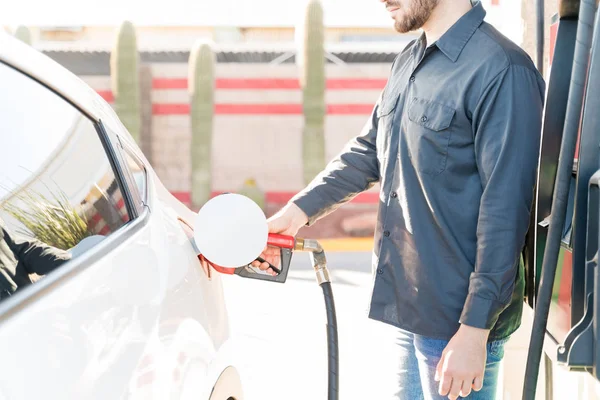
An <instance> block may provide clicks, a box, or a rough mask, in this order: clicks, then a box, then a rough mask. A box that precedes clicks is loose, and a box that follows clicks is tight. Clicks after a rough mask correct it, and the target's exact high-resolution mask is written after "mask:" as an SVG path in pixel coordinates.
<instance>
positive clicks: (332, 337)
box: [320, 282, 340, 400]
mask: <svg viewBox="0 0 600 400" xmlns="http://www.w3.org/2000/svg"><path fill="white" fill-rule="evenodd" d="M320 286H321V288H322V289H323V297H324V298H325V311H326V313H327V355H328V360H327V368H328V370H329V375H328V381H327V398H328V399H329V400H337V399H338V396H339V378H340V376H339V374H338V371H339V354H338V333H337V318H336V314H335V303H334V301H333V290H332V289H331V282H323V283H321V284H320Z"/></svg>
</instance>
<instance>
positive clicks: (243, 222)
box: [194, 194, 269, 268]
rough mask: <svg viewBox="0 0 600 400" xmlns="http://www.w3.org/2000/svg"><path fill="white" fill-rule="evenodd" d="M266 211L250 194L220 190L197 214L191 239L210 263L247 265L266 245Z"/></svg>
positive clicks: (228, 265) (236, 265)
mask: <svg viewBox="0 0 600 400" xmlns="http://www.w3.org/2000/svg"><path fill="white" fill-rule="evenodd" d="M268 235H269V231H268V226H267V220H266V218H265V214H264V213H263V211H262V210H261V209H260V207H259V206H258V205H257V204H256V203H255V202H253V201H252V200H250V199H249V198H247V197H245V196H242V195H238V194H222V195H219V196H216V197H214V198H212V199H211V200H209V201H208V202H207V203H206V204H205V205H204V206H203V207H202V208H201V209H200V211H199V212H198V214H197V215H196V220H195V221H194V240H195V242H196V246H197V248H198V250H199V251H200V253H201V254H202V255H203V256H204V257H205V258H206V259H207V260H209V261H210V262H211V263H214V264H217V265H219V266H222V267H229V268H237V267H241V266H244V265H248V264H250V263H251V262H253V261H254V260H256V258H257V257H258V256H259V255H260V253H261V252H262V251H263V250H264V248H265V246H266V245H267V239H268Z"/></svg>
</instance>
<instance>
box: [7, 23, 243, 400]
mask: <svg viewBox="0 0 600 400" xmlns="http://www.w3.org/2000/svg"><path fill="white" fill-rule="evenodd" d="M0 62H2V63H4V64H6V65H9V66H10V67H12V68H14V69H16V70H18V71H21V72H23V73H24V74H26V75H28V76H30V77H31V78H33V79H35V80H36V81H38V82H40V83H42V84H43V85H45V86H47V87H48V88H50V89H51V90H53V91H54V92H55V93H57V94H58V95H60V96H61V97H63V98H64V99H66V100H67V101H69V102H70V103H71V104H72V105H74V106H75V107H76V108H77V109H79V110H80V111H81V112H82V113H84V114H85V115H86V116H87V117H88V118H90V119H91V120H92V121H93V122H95V123H98V124H101V125H102V126H104V128H105V129H106V131H107V132H108V134H107V140H109V142H110V143H109V145H110V146H111V148H112V149H113V150H114V151H115V153H118V154H120V157H122V153H121V152H123V151H124V150H123V148H122V145H124V146H126V147H127V148H128V150H129V151H131V152H132V153H134V154H135V156H136V157H137V158H139V160H141V162H142V163H143V164H144V168H145V169H146V173H147V194H146V196H147V198H146V199H145V203H146V204H145V205H144V206H143V208H142V210H141V213H140V215H139V217H138V218H136V219H134V220H133V221H131V222H129V223H127V224H125V225H124V226H123V227H122V228H120V229H119V230H118V231H116V232H114V233H112V234H110V235H108V236H107V237H106V238H104V239H103V240H101V242H99V243H96V244H95V245H94V246H92V247H91V248H89V249H79V250H80V251H82V253H81V255H79V256H78V257H77V258H75V259H73V260H72V261H70V262H68V263H67V264H65V265H64V266H61V267H60V268H59V269H57V270H56V271H54V272H52V273H51V274H49V275H48V276H46V277H44V278H43V279H42V280H40V281H39V282H36V283H35V284H33V285H30V286H28V287H26V288H24V289H23V290H21V291H20V292H19V293H16V294H15V295H14V296H12V297H10V298H8V299H6V300H4V301H2V302H1V303H0V352H1V353H2V355H3V362H2V364H1V366H0V376H2V379H0V398H8V399H39V398H44V399H82V398H85V399H96V398H97V399H142V398H143V399H179V398H194V399H208V398H210V395H211V392H212V390H213V387H214V386H215V383H216V382H217V381H218V380H219V379H220V377H221V381H220V383H219V385H220V387H221V388H222V387H231V393H229V394H228V395H229V396H232V397H233V398H235V399H237V400H240V399H241V398H242V393H241V385H240V382H239V376H238V375H237V373H232V372H231V371H235V368H234V366H232V365H233V363H234V354H233V352H232V351H231V350H230V348H231V346H230V344H229V325H228V317H227V311H226V307H225V302H224V296H223V288H222V285H221V280H220V278H219V276H218V275H216V276H215V275H214V274H213V276H212V279H210V280H209V279H208V277H207V276H206V275H205V273H204V272H203V270H202V268H201V265H200V263H199V261H198V258H197V255H196V254H195V252H194V250H193V247H192V245H191V243H190V236H191V232H189V228H186V227H185V226H184V225H183V224H182V223H181V221H180V220H185V221H189V222H193V218H194V215H195V214H194V212H192V211H191V210H190V209H189V208H187V207H186V206H185V205H183V204H182V203H181V202H179V201H178V200H177V199H176V198H175V197H173V196H172V195H171V194H170V193H169V192H168V190H167V189H166V188H165V187H164V185H163V184H162V183H161V182H160V179H159V178H158V176H157V175H156V173H155V172H154V170H153V169H152V167H151V166H150V164H149V163H148V160H147V159H146V158H145V157H144V155H143V153H142V152H141V151H140V149H139V147H138V146H137V145H136V144H135V142H134V141H133V139H132V138H131V136H130V135H129V133H128V132H127V131H126V129H125V128H124V126H123V125H122V124H121V123H120V121H119V119H118V117H117V116H116V114H115V113H114V112H113V110H112V108H111V107H110V106H109V105H108V104H107V103H106V102H105V101H104V100H103V99H102V98H101V97H100V96H99V95H97V94H96V93H95V92H94V91H93V90H92V89H91V88H89V87H88V86H87V85H86V84H85V83H84V82H83V81H81V80H80V79H79V78H77V77H76V76H74V75H73V74H71V73H70V72H68V71H67V70H65V69H64V68H63V67H61V66H60V65H58V64H57V63H55V62H54V61H52V60H50V59H49V58H47V57H45V56H43V55H42V54H41V53H39V52H37V51H35V50H34V49H32V48H30V47H28V46H26V45H24V44H22V43H20V42H19V41H17V40H15V39H13V38H10V37H8V35H5V34H0ZM1 95H2V94H0V96H1ZM4 95H8V94H7V93H5V94H4ZM50 162H52V161H50ZM117 162H118V160H117ZM121 167H122V165H121ZM226 370H228V371H230V372H228V373H224V371H226ZM188 396H189V397H188Z"/></svg>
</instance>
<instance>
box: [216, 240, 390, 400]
mask: <svg viewBox="0 0 600 400" xmlns="http://www.w3.org/2000/svg"><path fill="white" fill-rule="evenodd" d="M328 261H329V263H328V264H329V269H330V271H331V273H332V275H333V280H334V287H333V290H334V295H335V301H336V308H337V315H338V325H339V346H340V365H341V371H340V386H341V392H340V398H341V399H388V398H391V397H390V394H392V393H393V391H394V387H393V384H394V381H395V379H394V376H393V371H394V365H393V364H394V358H395V357H394V345H393V343H394V336H393V330H392V329H390V328H387V327H386V326H384V325H383V324H380V323H377V322H374V321H370V320H368V319H367V317H366V307H367V305H368V300H369V293H370V285H371V273H370V261H371V258H370V253H369V252H357V253H350V252H344V253H329V254H328ZM224 288H225V291H226V297H227V301H228V305H229V313H230V317H231V321H232V334H233V336H234V339H235V343H236V347H237V348H238V349H239V351H238V353H237V354H238V356H239V367H240V371H241V373H242V375H243V378H242V379H243V383H244V385H245V391H246V399H247V400H258V399H260V400H270V399H278V400H281V399H311V400H312V399H315V400H318V399H325V398H326V387H327V382H326V377H327V358H326V354H327V350H326V331H325V321H326V320H325V313H324V307H323V296H322V292H321V289H320V287H319V286H318V285H317V283H316V281H315V276H314V272H313V270H312V267H311V266H310V264H309V259H308V255H307V254H303V253H297V254H295V255H294V259H293V261H292V268H291V271H290V275H289V277H288V281H287V282H286V283H285V284H283V285H282V284H274V283H266V282H261V281H255V280H250V279H242V278H239V277H236V276H233V277H225V279H224ZM386 372H387V375H386Z"/></svg>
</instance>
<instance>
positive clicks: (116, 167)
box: [95, 119, 139, 221]
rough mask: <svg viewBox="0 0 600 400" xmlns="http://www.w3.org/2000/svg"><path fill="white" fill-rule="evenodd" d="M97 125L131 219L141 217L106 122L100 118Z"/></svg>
mask: <svg viewBox="0 0 600 400" xmlns="http://www.w3.org/2000/svg"><path fill="white" fill-rule="evenodd" d="M95 125H96V131H97V132H98V136H99V137H100V141H101V142H102V146H103V147H104V152H105V153H106V156H107V157H108V160H109V162H110V165H111V167H112V170H113V172H114V173H115V179H116V180H117V184H118V185H119V189H120V190H121V195H122V196H123V201H124V202H125V207H126V208H127V213H128V214H129V220H130V221H133V220H135V219H136V218H138V217H139V213H138V208H137V207H136V206H135V201H134V199H133V196H132V194H131V189H130V188H129V182H128V181H127V179H126V178H125V172H124V171H123V166H122V165H121V163H120V161H119V156H118V155H117V151H116V149H115V148H114V145H113V143H112V141H111V139H110V136H109V134H108V132H107V130H106V128H105V127H104V124H103V123H102V120H101V119H100V120H98V122H97V123H96V124H95Z"/></svg>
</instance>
